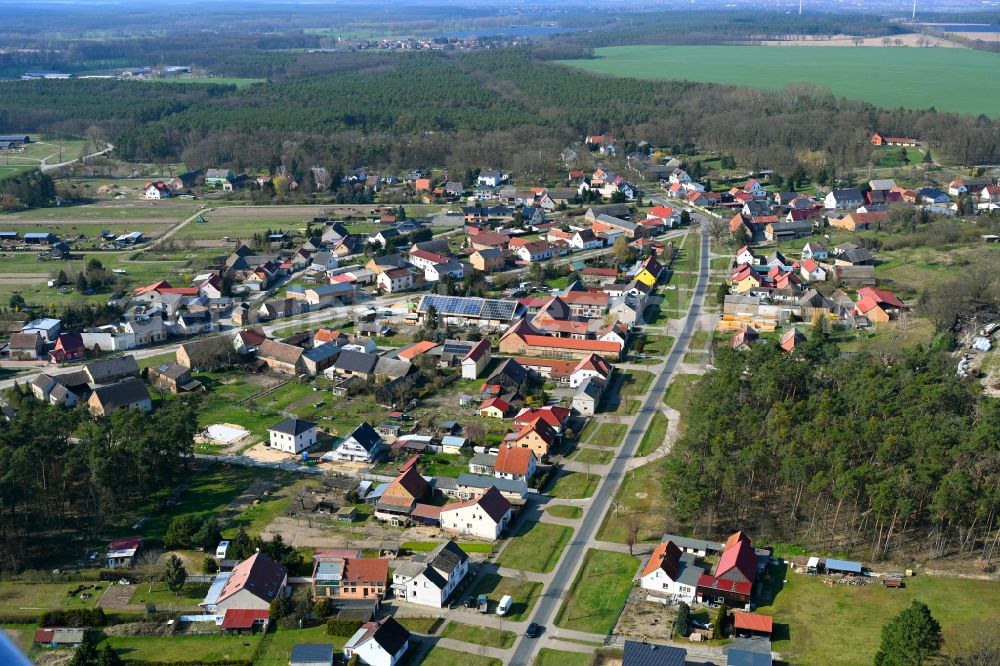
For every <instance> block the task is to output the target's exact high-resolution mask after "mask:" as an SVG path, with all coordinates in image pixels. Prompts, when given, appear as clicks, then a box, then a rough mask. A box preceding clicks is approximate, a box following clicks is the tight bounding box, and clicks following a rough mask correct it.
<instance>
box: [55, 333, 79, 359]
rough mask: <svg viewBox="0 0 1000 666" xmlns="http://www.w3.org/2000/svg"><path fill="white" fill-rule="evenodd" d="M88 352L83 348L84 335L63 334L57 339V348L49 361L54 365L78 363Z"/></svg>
mask: <svg viewBox="0 0 1000 666" xmlns="http://www.w3.org/2000/svg"><path fill="white" fill-rule="evenodd" d="M86 351H87V350H86V348H85V347H84V346H83V336H82V335H80V334H79V333H63V334H61V335H60V336H59V337H58V338H56V344H55V347H53V348H52V351H51V352H49V359H50V360H51V361H52V362H53V363H65V362H66V361H77V360H79V359H81V358H83V355H84V354H85V353H86Z"/></svg>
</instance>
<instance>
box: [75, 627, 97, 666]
mask: <svg viewBox="0 0 1000 666" xmlns="http://www.w3.org/2000/svg"><path fill="white" fill-rule="evenodd" d="M95 661H97V645H96V643H94V637H93V636H91V634H90V632H89V631H84V632H83V640H82V641H81V642H80V645H79V646H78V647H77V648H76V652H74V653H73V658H72V659H71V660H70V662H69V666H92V665H93V663H94V662H95Z"/></svg>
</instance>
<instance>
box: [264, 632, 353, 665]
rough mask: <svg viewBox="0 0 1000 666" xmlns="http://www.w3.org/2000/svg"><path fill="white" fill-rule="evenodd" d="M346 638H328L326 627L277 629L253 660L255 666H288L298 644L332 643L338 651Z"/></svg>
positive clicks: (265, 640)
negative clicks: (294, 647) (293, 649)
mask: <svg viewBox="0 0 1000 666" xmlns="http://www.w3.org/2000/svg"><path fill="white" fill-rule="evenodd" d="M347 638H348V637H347V636H330V635H328V634H327V633H326V627H324V626H322V625H320V626H318V627H312V628H310V629H279V630H277V631H274V632H272V633H270V634H268V636H267V637H266V638H265V639H264V647H263V648H262V649H261V652H260V656H258V657H257V659H256V660H254V665H255V666H288V662H289V660H290V659H291V657H292V647H293V646H295V645H296V644H298V643H327V644H329V643H332V644H333V646H334V649H335V651H339V650H341V649H342V648H343V647H344V643H346V642H347Z"/></svg>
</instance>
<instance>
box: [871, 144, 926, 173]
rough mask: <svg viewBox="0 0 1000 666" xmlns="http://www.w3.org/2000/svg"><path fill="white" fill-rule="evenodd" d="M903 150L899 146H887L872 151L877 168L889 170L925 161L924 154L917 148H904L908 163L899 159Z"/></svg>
mask: <svg viewBox="0 0 1000 666" xmlns="http://www.w3.org/2000/svg"><path fill="white" fill-rule="evenodd" d="M900 150H901V148H900V147H898V146H885V147H880V148H875V149H874V150H873V151H872V158H873V160H874V161H875V166H878V167H883V168H889V167H900V166H907V165H913V164H920V163H921V162H922V161H923V159H924V154H923V153H922V152H920V151H919V150H918V149H916V148H912V147H911V148H902V150H905V151H906V162H903V161H902V160H900V159H899V155H900V152H899V151H900Z"/></svg>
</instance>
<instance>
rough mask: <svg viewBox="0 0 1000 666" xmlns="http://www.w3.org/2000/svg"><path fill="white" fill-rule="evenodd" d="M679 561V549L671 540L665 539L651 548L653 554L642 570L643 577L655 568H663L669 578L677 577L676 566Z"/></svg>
mask: <svg viewBox="0 0 1000 666" xmlns="http://www.w3.org/2000/svg"><path fill="white" fill-rule="evenodd" d="M680 561H681V549H680V548H678V547H677V546H676V545H675V544H674V542H673V541H666V542H664V543H661V544H660V545H659V546H657V547H656V548H654V549H653V554H652V555H650V556H649V561H648V562H646V567H645V568H644V569H643V570H642V575H643V577H645V576H648V575H649V574H651V573H653V572H654V571H656V570H657V569H663V571H664V573H666V574H667V575H668V576H670V580H674V579H676V578H677V568H678V566H679V564H680Z"/></svg>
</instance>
